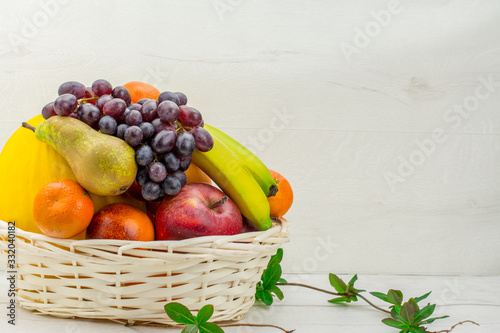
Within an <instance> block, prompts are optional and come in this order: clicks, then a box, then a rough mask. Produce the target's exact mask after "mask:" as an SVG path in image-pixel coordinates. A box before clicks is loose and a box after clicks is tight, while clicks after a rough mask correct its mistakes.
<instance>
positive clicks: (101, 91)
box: [92, 79, 113, 97]
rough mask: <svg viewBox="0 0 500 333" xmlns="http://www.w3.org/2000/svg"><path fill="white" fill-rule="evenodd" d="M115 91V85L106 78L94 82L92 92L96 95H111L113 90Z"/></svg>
mask: <svg viewBox="0 0 500 333" xmlns="http://www.w3.org/2000/svg"><path fill="white" fill-rule="evenodd" d="M112 91H113V86H112V85H111V83H109V82H108V81H106V80H102V79H99V80H96V81H94V83H92V92H93V93H94V94H95V95H96V96H99V97H100V96H102V95H111V92H112Z"/></svg>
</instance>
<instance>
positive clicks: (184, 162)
mask: <svg viewBox="0 0 500 333" xmlns="http://www.w3.org/2000/svg"><path fill="white" fill-rule="evenodd" d="M191 159H192V158H191V155H189V156H184V157H179V160H180V161H181V163H180V165H179V170H180V171H186V170H187V169H188V168H189V166H190V165H191Z"/></svg>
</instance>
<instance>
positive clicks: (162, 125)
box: [151, 118, 175, 133]
mask: <svg viewBox="0 0 500 333" xmlns="http://www.w3.org/2000/svg"><path fill="white" fill-rule="evenodd" d="M151 124H152V125H153V127H154V129H155V133H160V132H161V131H163V130H169V131H175V127H174V126H173V125H172V124H170V123H166V122H164V121H162V120H161V119H160V118H156V119H154V120H153V121H152V122H151Z"/></svg>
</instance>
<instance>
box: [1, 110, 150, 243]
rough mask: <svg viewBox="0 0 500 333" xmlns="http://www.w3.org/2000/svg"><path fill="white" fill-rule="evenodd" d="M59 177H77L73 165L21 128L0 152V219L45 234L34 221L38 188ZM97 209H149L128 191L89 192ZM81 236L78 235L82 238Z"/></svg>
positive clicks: (32, 122)
mask: <svg viewBox="0 0 500 333" xmlns="http://www.w3.org/2000/svg"><path fill="white" fill-rule="evenodd" d="M42 121H44V119H43V117H42V116H41V115H39V116H36V117H34V118H32V119H31V120H30V121H28V123H29V124H30V125H32V126H34V127H36V126H37V125H38V124H39V123H41V122H42ZM56 179H73V180H75V181H76V177H75V175H74V174H73V171H71V168H70V166H69V165H68V163H67V162H66V160H65V159H64V157H62V156H61V155H60V154H59V153H58V152H57V151H55V150H54V149H53V148H52V147H50V146H49V145H47V144H45V143H43V142H41V141H38V140H37V139H36V138H35V135H34V133H33V132H32V131H30V130H28V129H26V128H23V127H20V128H19V129H17V131H15V132H14V134H12V136H11V137H10V138H9V140H8V141H7V143H6V144H5V146H4V147H3V150H2V153H1V154H0V219H1V220H3V221H5V222H9V221H15V222H16V227H18V228H20V229H22V230H24V231H30V232H36V233H42V232H41V231H40V229H38V227H37V226H36V224H35V221H34V220H33V215H32V214H33V200H34V198H35V196H36V194H37V193H38V191H39V190H40V189H41V188H42V187H43V186H44V185H45V184H47V183H48V182H50V181H53V180H56ZM90 195H91V197H92V201H93V202H94V207H95V211H96V212H97V211H98V210H99V209H101V208H102V207H104V206H105V205H107V204H110V203H115V202H125V203H129V204H131V205H134V206H136V207H137V208H139V209H141V210H142V211H144V212H146V211H147V210H146V205H145V203H144V202H141V201H137V200H135V199H133V198H131V197H130V196H128V195H126V194H122V195H119V196H98V195H94V194H90ZM82 237H83V235H79V236H78V237H76V238H80V239H81V238H82Z"/></svg>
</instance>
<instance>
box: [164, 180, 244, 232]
mask: <svg viewBox="0 0 500 333" xmlns="http://www.w3.org/2000/svg"><path fill="white" fill-rule="evenodd" d="M241 227H242V219H241V213H240V210H239V209H238V207H237V206H236V205H235V204H234V202H233V201H232V200H231V199H229V198H228V197H227V196H226V195H225V194H224V193H223V192H222V191H220V190H219V189H218V188H216V187H214V186H212V185H209V184H204V183H191V184H187V185H185V186H183V187H182V189H181V190H180V192H179V193H177V194H176V195H174V196H171V197H168V198H165V199H163V200H162V202H161V204H160V207H158V210H157V211H156V219H155V230H156V240H175V239H186V238H192V237H200V236H211V235H235V234H238V233H240V231H241Z"/></svg>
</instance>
